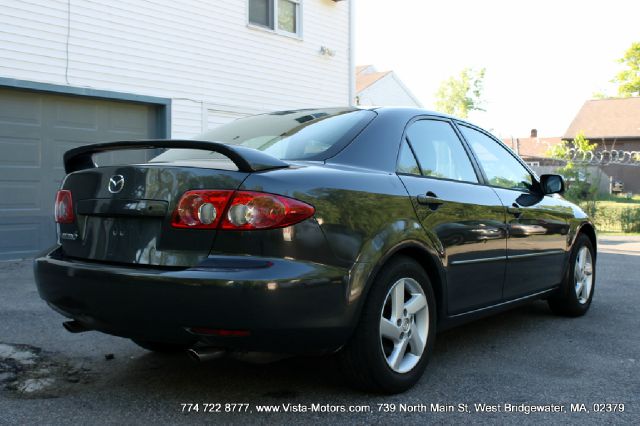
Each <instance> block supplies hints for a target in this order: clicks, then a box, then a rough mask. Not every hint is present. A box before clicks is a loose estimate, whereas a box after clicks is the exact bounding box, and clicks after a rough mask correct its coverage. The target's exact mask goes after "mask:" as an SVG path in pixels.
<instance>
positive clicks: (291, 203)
mask: <svg viewBox="0 0 640 426" xmlns="http://www.w3.org/2000/svg"><path fill="white" fill-rule="evenodd" d="M314 213H315V209H314V208H313V207H312V206H310V205H308V204H306V203H303V202H302V201H298V200H295V199H293V198H288V197H283V196H282V195H275V194H267V193H264V192H253V191H208V190H196V191H187V192H185V193H184V195H183V196H182V198H180V201H179V202H178V206H177V207H176V211H175V212H174V214H173V219H172V225H173V226H174V227H177V228H191V229H215V228H222V229H228V230H252V229H273V228H283V227H286V226H289V225H293V224H296V223H298V222H301V221H303V220H305V219H307V218H309V217H311V216H313V214H314Z"/></svg>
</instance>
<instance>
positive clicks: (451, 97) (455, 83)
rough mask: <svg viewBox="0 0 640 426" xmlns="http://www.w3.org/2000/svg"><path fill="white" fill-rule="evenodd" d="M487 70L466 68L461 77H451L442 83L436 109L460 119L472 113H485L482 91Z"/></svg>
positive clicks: (437, 96)
mask: <svg viewBox="0 0 640 426" xmlns="http://www.w3.org/2000/svg"><path fill="white" fill-rule="evenodd" d="M485 72H486V69H485V68H482V69H480V70H474V69H472V68H465V69H463V70H462V71H461V72H460V75H459V76H451V77H449V78H448V79H446V80H444V81H443V82H442V83H440V87H439V88H438V91H437V92H436V109H437V110H438V111H442V112H445V113H447V114H451V115H455V116H457V117H460V118H467V117H468V116H469V112H470V111H474V110H475V111H484V109H483V108H482V106H483V103H484V101H483V99H482V91H483V88H484V75H485Z"/></svg>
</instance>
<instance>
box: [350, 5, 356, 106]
mask: <svg viewBox="0 0 640 426" xmlns="http://www.w3.org/2000/svg"><path fill="white" fill-rule="evenodd" d="M354 3H355V0H349V106H353V105H354V102H355V98H356V65H355V60H356V58H355V55H354V53H353V52H354V50H355V49H354V48H355V41H356V38H355V31H354V26H355V13H354V12H353V7H354Z"/></svg>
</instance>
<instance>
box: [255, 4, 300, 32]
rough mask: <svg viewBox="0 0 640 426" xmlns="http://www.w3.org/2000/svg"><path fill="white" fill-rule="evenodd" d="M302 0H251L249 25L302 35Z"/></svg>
mask: <svg viewBox="0 0 640 426" xmlns="http://www.w3.org/2000/svg"><path fill="white" fill-rule="evenodd" d="M300 1H301V0H249V25H256V26H258V27H261V28H264V29H268V30H272V31H274V32H277V33H282V34H286V35H296V36H299V35H300V16H301V14H300V8H301V3H300Z"/></svg>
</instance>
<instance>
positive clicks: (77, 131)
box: [0, 88, 158, 259]
mask: <svg viewBox="0 0 640 426" xmlns="http://www.w3.org/2000/svg"><path fill="white" fill-rule="evenodd" d="M156 108H157V106H152V105H147V104H138V103H128V102H119V101H109V100H102V99H94V98H85V97H78V96H70V95H59V94H50V93H39V92H30V91H22V90H14V89H4V88H0V259H19V258H28V257H32V256H33V255H35V254H36V253H38V252H39V251H40V250H43V249H45V248H47V247H49V246H51V245H52V244H54V242H55V224H54V223H53V201H54V198H55V192H56V190H57V189H58V187H59V185H60V182H61V180H62V178H63V177H64V169H63V166H62V154H63V153H64V152H65V151H66V150H68V149H70V148H73V147H76V146H80V145H85V144H87V143H92V142H104V141H109V140H122V139H144V138H153V137H157V136H158V135H156V134H155V133H156V132H157V123H156V116H157V115H156ZM121 155H122V154H121ZM127 155H130V154H127ZM138 155H139V154H138Z"/></svg>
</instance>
